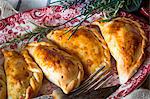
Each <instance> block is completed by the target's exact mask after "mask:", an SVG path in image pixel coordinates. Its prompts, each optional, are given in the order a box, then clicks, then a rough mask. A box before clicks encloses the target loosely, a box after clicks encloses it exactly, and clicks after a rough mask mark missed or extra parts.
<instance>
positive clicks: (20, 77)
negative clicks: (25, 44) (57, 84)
mask: <svg viewBox="0 0 150 99" xmlns="http://www.w3.org/2000/svg"><path fill="white" fill-rule="evenodd" d="M2 52H3V54H4V58H5V62H4V69H5V73H6V78H7V93H8V99H30V98H32V97H35V96H36V95H37V93H38V91H39V89H40V87H41V85H42V79H43V73H42V71H41V69H40V68H39V67H38V66H37V64H36V63H35V62H34V61H33V60H32V58H31V57H30V56H29V54H28V52H27V50H23V51H22V52H21V54H20V53H18V52H16V51H8V50H3V51H2Z"/></svg>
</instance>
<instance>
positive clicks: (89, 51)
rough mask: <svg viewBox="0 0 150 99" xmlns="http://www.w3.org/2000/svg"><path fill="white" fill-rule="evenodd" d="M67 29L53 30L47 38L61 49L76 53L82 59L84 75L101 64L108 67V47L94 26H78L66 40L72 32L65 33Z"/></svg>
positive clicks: (93, 70) (90, 72)
mask: <svg viewBox="0 0 150 99" xmlns="http://www.w3.org/2000/svg"><path fill="white" fill-rule="evenodd" d="M69 29H70V28H65V29H60V30H54V31H52V32H50V33H49V34H48V35H47V38H48V39H49V40H51V41H53V42H55V43H56V44H57V45H59V46H60V47H61V48H62V49H63V50H66V51H68V52H69V53H71V54H72V55H76V56H77V57H78V58H79V59H80V60H81V61H82V64H83V65H84V71H85V74H86V75H90V74H92V73H93V72H95V71H96V70H97V69H99V68H100V67H101V66H106V68H110V53H109V49H108V47H107V45H106V43H105V41H104V39H103V38H102V36H101V34H100V33H99V31H98V29H97V28H96V27H79V29H78V30H77V31H76V33H75V34H74V35H73V36H72V37H71V38H70V39H69V40H68V38H69V37H70V35H71V33H72V32H73V31H69V32H68V33H66V31H67V30H69ZM65 33H66V34H65Z"/></svg>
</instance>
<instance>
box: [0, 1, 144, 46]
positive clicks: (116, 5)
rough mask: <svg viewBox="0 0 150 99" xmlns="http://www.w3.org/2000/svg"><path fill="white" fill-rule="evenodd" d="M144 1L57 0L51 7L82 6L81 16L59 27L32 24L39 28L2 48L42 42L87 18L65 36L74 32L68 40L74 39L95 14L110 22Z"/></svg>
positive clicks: (133, 9)
mask: <svg viewBox="0 0 150 99" xmlns="http://www.w3.org/2000/svg"><path fill="white" fill-rule="evenodd" d="M141 2H142V0H57V1H56V2H52V3H50V5H54V4H56V3H59V4H60V5H62V7H63V8H64V10H66V9H68V8H70V7H72V6H76V5H78V4H82V8H81V9H80V12H81V14H79V15H77V16H75V17H74V18H72V19H70V20H68V21H66V22H64V23H63V24H60V25H57V26H46V27H41V26H39V25H37V24H35V23H34V22H31V23H32V24H34V25H35V26H37V29H35V30H34V31H26V34H24V35H20V36H17V37H16V38H13V39H12V40H9V41H6V42H5V43H4V44H3V45H2V46H1V47H5V46H7V45H10V44H12V43H19V42H20V41H24V40H27V43H28V42H30V41H31V39H32V38H33V37H36V38H37V39H38V41H40V40H41V39H42V38H44V37H45V36H46V34H47V33H49V32H50V31H51V30H53V29H55V28H57V27H60V26H63V25H65V24H66V23H68V22H70V21H72V20H75V19H76V18H81V17H83V16H85V17H84V18H83V19H82V20H81V21H80V22H79V23H78V24H76V25H75V26H73V27H72V28H71V29H69V30H67V31H66V33H65V34H67V33H68V32H69V31H71V30H73V31H72V34H71V35H70V37H69V38H68V39H70V38H71V37H72V35H74V34H75V33H76V31H77V30H78V28H79V26H80V25H82V23H83V22H84V21H85V20H87V19H88V18H90V17H91V16H92V15H94V14H95V13H103V16H102V17H103V19H104V20H101V21H109V20H111V19H112V18H114V17H116V16H117V13H118V12H119V10H120V9H123V10H125V11H127V12H132V11H135V10H137V9H138V8H139V7H140V4H141Z"/></svg>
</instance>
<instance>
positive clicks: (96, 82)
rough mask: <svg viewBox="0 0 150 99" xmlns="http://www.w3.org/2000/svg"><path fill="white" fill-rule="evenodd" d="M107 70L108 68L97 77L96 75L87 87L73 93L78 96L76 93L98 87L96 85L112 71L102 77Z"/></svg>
mask: <svg viewBox="0 0 150 99" xmlns="http://www.w3.org/2000/svg"><path fill="white" fill-rule="evenodd" d="M107 71H108V70H105V71H104V72H102V73H100V74H99V75H97V77H95V78H94V79H92V81H90V82H89V83H88V84H87V85H85V87H83V88H82V89H80V90H79V91H76V92H75V93H73V95H74V96H76V95H79V94H81V93H85V92H87V91H89V90H90V89H92V88H93V87H96V85H98V84H99V83H100V82H101V81H102V80H104V79H106V77H107V76H108V75H109V74H110V72H108V73H107V74H106V75H105V76H104V77H103V78H100V77H101V76H102V75H103V74H105V73H106V72H107ZM98 78H100V79H98ZM97 79H98V80H97ZM96 80H97V81H96Z"/></svg>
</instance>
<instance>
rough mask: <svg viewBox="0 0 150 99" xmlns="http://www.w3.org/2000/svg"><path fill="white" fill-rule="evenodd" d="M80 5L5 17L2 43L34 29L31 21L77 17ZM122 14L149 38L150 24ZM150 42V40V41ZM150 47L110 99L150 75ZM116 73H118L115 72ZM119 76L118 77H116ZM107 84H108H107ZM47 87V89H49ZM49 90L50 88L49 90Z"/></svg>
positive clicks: (0, 23)
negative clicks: (137, 24) (131, 75)
mask: <svg viewBox="0 0 150 99" xmlns="http://www.w3.org/2000/svg"><path fill="white" fill-rule="evenodd" d="M79 9H80V5H78V6H77V7H72V8H71V9H69V10H65V11H63V8H62V7H61V6H54V7H46V8H40V9H33V10H29V11H26V12H23V13H20V14H15V15H13V16H10V17H8V18H6V19H3V20H1V21H0V34H1V35H0V45H1V44H3V43H4V42H6V41H7V40H10V39H12V38H14V37H16V36H17V35H21V34H24V33H26V31H25V30H31V31H32V30H33V29H34V28H35V26H33V24H31V23H30V22H29V21H33V22H35V23H37V24H40V25H43V23H44V24H49V25H57V24H61V23H64V22H66V21H67V20H69V19H71V18H72V17H75V16H77V15H79V14H80V11H79ZM100 16H101V14H95V15H94V16H92V17H91V18H90V19H88V20H87V21H86V22H84V23H83V25H86V24H89V23H90V22H91V21H93V20H96V19H98V18H100ZM120 16H123V17H127V18H131V19H133V20H135V21H137V22H139V23H140V24H141V27H142V28H143V30H144V31H145V32H146V33H147V34H148V38H149V37H150V27H149V25H147V24H145V23H143V22H141V21H140V20H138V19H139V18H137V17H136V16H133V15H131V14H127V13H125V12H121V13H120ZM79 20H81V18H77V19H75V20H73V21H71V22H69V23H67V24H66V25H65V27H68V26H73V25H75V24H77V23H78V22H79ZM36 40H37V38H33V41H36ZM149 42H150V41H149ZM18 47H20V44H12V45H10V46H8V47H7V48H9V49H16V48H18ZM149 47H150V46H149ZM149 47H148V48H147V50H148V53H147V58H146V60H145V62H144V64H143V65H142V66H141V67H140V69H139V70H138V72H137V73H136V74H135V75H134V76H133V77H132V78H131V79H130V80H129V81H128V82H126V83H125V84H123V85H121V86H120V87H119V89H118V90H117V91H116V92H114V93H113V94H112V95H111V96H109V97H108V98H109V99H118V98H122V97H124V96H126V95H128V94H129V93H130V92H132V91H133V90H134V89H136V88H137V87H139V86H140V85H141V84H142V82H143V81H144V79H146V77H147V76H148V74H149V73H150V54H149V52H150V50H149ZM114 75H117V74H116V73H114ZM116 78H117V77H116ZM116 84H118V80H116V81H114V80H113V82H112V83H109V85H111V86H112V85H116ZM106 86H107V85H106ZM47 89H48V88H47ZM47 89H46V90H47ZM47 91H48V90H47Z"/></svg>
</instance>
